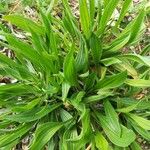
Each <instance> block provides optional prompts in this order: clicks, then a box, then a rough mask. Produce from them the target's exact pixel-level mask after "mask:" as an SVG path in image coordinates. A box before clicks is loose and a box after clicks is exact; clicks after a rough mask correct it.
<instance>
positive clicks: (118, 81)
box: [95, 71, 127, 89]
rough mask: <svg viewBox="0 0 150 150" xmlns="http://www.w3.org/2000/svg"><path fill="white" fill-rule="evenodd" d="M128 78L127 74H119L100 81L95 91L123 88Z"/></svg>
mask: <svg viewBox="0 0 150 150" xmlns="http://www.w3.org/2000/svg"><path fill="white" fill-rule="evenodd" d="M126 78H127V72H126V71H125V72H122V73H118V74H116V75H112V76H109V77H106V78H104V79H102V80H100V81H98V83H97V84H96V86H95V89H112V88H116V87H119V86H121V85H122V84H123V83H124V82H125V80H126Z"/></svg>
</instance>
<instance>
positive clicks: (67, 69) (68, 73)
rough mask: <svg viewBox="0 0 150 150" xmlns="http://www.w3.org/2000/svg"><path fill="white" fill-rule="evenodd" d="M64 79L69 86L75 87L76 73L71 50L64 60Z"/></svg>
mask: <svg viewBox="0 0 150 150" xmlns="http://www.w3.org/2000/svg"><path fill="white" fill-rule="evenodd" d="M64 77H65V79H66V81H67V82H68V83H69V84H70V85H77V72H76V68H75V60H74V57H73V51H72V50H71V51H70V52H69V53H68V54H67V56H66V58H65V60H64Z"/></svg>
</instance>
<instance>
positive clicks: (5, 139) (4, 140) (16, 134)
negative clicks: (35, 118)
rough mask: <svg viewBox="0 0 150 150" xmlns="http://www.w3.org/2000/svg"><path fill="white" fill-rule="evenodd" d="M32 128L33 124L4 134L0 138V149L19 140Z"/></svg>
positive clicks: (21, 126)
mask: <svg viewBox="0 0 150 150" xmlns="http://www.w3.org/2000/svg"><path fill="white" fill-rule="evenodd" d="M32 126H33V123H30V124H24V125H20V126H19V127H18V128H16V130H15V131H12V132H10V133H6V134H3V135H1V136H0V141H1V142H0V147H4V146H6V145H8V144H10V143H11V142H13V141H14V140H17V139H19V138H21V137H22V136H23V135H24V134H25V133H27V132H28V131H29V130H30V129H31V128H32Z"/></svg>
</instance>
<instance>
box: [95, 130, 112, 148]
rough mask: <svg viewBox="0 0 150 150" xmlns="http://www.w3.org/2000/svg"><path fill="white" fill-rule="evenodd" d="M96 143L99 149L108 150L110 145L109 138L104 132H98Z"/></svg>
mask: <svg viewBox="0 0 150 150" xmlns="http://www.w3.org/2000/svg"><path fill="white" fill-rule="evenodd" d="M95 143H96V147H97V148H98V149H99V150H101V149H102V150H108V148H109V145H108V142H107V140H106V139H105V137H104V136H103V135H102V133H100V132H97V133H96V135H95Z"/></svg>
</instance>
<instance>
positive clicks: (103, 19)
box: [97, 0, 119, 36]
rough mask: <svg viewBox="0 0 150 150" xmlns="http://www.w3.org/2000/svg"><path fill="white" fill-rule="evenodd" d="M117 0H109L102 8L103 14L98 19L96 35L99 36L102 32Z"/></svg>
mask: <svg viewBox="0 0 150 150" xmlns="http://www.w3.org/2000/svg"><path fill="white" fill-rule="evenodd" d="M118 2H119V0H110V1H109V3H108V4H107V6H106V7H105V8H104V12H103V15H102V17H101V20H100V24H99V28H98V31H97V35H98V36H100V35H101V34H103V33H104V31H105V28H106V26H107V23H108V21H109V20H110V18H111V16H112V13H113V12H114V10H115V8H116V6H117V4H118Z"/></svg>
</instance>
